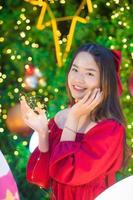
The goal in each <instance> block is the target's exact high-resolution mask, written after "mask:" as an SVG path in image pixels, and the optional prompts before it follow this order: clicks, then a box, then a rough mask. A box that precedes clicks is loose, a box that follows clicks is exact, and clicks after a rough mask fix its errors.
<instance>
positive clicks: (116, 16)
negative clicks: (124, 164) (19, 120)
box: [0, 0, 133, 172]
mask: <svg viewBox="0 0 133 200" xmlns="http://www.w3.org/2000/svg"><path fill="white" fill-rule="evenodd" d="M40 2H41V1H40ZM48 3H49V4H55V3H60V4H63V5H64V6H65V4H66V1H65V0H48ZM114 3H115V4H116V5H119V4H120V0H113V1H110V2H109V1H108V2H106V3H105V5H106V6H107V7H110V6H112V4H114ZM92 6H93V9H94V10H95V11H96V9H97V8H98V4H96V3H94V4H93V5H92ZM2 9H4V8H3V6H2V5H0V10H2ZM32 10H33V12H35V13H36V12H37V10H38V7H37V6H35V5H33V7H32ZM126 10H127V11H130V6H129V5H128V3H126V2H125V4H123V6H122V7H121V6H119V7H118V8H117V10H114V11H113V12H112V15H111V19H112V22H116V20H117V24H118V28H119V27H124V28H126V29H127V30H130V28H131V25H130V24H129V23H128V21H127V20H126V18H125V17H123V16H124V12H125V11H126ZM26 12H27V10H26V8H24V7H23V8H21V13H20V15H19V17H18V19H17V21H16V23H15V24H14V27H13V29H14V30H16V31H17V32H18V37H20V38H21V39H22V42H23V44H24V45H25V46H27V48H28V47H29V46H30V47H31V48H33V49H38V48H39V47H40V46H39V44H38V43H37V42H35V41H33V38H32V37H29V36H27V35H28V34H27V33H28V32H30V31H32V26H31V20H30V19H29V18H27V14H26ZM5 23H6V22H5V21H4V20H0V26H4V24H5ZM22 24H23V25H24V24H25V29H23V30H22V28H21V25H22ZM48 25H49V24H48ZM99 31H100V32H102V31H103V29H102V27H101V28H99ZM57 35H58V38H60V37H61V32H60V30H57ZM108 39H109V41H111V43H112V45H111V46H110V48H111V49H115V47H116V46H115V38H114V37H113V36H111V35H110V36H108ZM5 41H6V34H5V35H3V36H2V35H1V36H0V43H2V44H4V42H5ZM67 41H68V38H67V37H64V38H62V39H59V44H60V45H62V44H64V43H67ZM121 43H122V47H123V49H127V48H128V47H130V48H131V49H132V51H131V52H130V57H128V59H126V60H125V62H124V63H123V68H124V69H127V70H130V67H131V64H132V59H133V42H132V41H131V40H128V38H126V37H125V36H124V35H123V38H122V39H121ZM3 53H4V54H7V55H8V56H9V59H10V61H11V62H15V61H18V60H21V59H23V55H21V54H18V53H17V51H16V50H15V49H14V48H10V47H7V46H5V48H4V49H3ZM32 60H33V58H32V56H28V57H27V61H29V62H31V61H32ZM27 61H25V62H27ZM25 69H26V65H25ZM11 73H12V74H13V73H14V72H13V71H12V70H11ZM6 78H7V74H5V73H2V72H0V84H2V83H4V82H5V81H6ZM17 82H18V84H19V85H20V86H21V87H22V88H24V86H25V85H24V82H23V77H19V78H17ZM54 92H55V93H58V92H59V90H58V88H54ZM18 93H20V90H19V88H14V89H13V91H9V92H8V97H9V98H10V99H11V100H13V99H14V95H15V94H18ZM38 93H40V94H44V95H45V96H47V95H48V91H45V90H44V89H42V88H40V89H38ZM31 95H33V96H35V95H36V91H32V92H31ZM31 101H32V100H31ZM48 101H49V98H48V97H45V98H44V102H48ZM124 101H125V102H128V103H130V102H131V103H132V96H131V95H130V94H126V95H125V100H124ZM14 104H15V102H14V103H11V106H12V105H14ZM2 106H3V105H2V104H0V115H1V118H2V119H3V120H6V119H7V110H6V109H2ZM61 109H64V105H61ZM1 122H2V121H1ZM127 129H128V130H129V131H131V130H133V121H132V122H130V123H128V125H127ZM4 131H5V130H4V128H3V127H0V133H4ZM12 138H13V140H17V139H18V136H17V135H13V136H12ZM22 145H23V146H27V145H28V142H27V141H25V140H24V141H22ZM130 146H131V147H132V148H133V137H131V139H130ZM14 155H15V156H18V155H19V150H15V151H14ZM132 158H133V155H132ZM128 171H129V172H130V171H132V168H131V167H130V168H128Z"/></svg>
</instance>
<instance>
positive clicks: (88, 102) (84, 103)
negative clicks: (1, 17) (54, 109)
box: [69, 88, 103, 118]
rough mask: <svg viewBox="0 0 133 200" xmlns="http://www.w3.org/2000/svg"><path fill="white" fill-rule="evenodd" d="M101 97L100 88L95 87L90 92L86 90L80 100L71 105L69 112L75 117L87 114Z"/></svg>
mask: <svg viewBox="0 0 133 200" xmlns="http://www.w3.org/2000/svg"><path fill="white" fill-rule="evenodd" d="M102 99H103V92H100V89H98V88H95V89H94V90H93V91H92V92H88V93H87V94H86V95H85V96H84V97H83V98H82V99H81V100H79V101H78V102H77V103H75V104H74V105H73V106H72V107H71V110H70V113H71V114H73V115H74V116H76V117H77V118H79V117H81V116H82V115H85V114H88V115H89V113H90V112H91V111H92V110H94V108H95V107H96V106H97V105H98V104H100V103H101V102H102ZM70 113H69V114H70Z"/></svg>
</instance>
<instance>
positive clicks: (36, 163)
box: [26, 119, 52, 189]
mask: <svg viewBox="0 0 133 200" xmlns="http://www.w3.org/2000/svg"><path fill="white" fill-rule="evenodd" d="M51 124H52V119H50V120H49V123H48V127H49V129H51ZM49 158H50V149H49V151H47V152H41V151H40V150H39V149H38V147H37V148H36V149H35V150H34V151H33V152H32V154H31V155H30V158H29V160H28V164H27V169H26V178H27V180H28V181H29V182H30V183H33V184H36V185H38V186H40V187H43V188H46V189H49V187H50V176H49Z"/></svg>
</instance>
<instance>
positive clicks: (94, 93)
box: [85, 88, 99, 104]
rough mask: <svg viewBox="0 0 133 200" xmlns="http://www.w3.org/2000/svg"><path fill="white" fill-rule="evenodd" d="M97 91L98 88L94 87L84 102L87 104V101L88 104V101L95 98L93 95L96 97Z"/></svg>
mask: <svg viewBox="0 0 133 200" xmlns="http://www.w3.org/2000/svg"><path fill="white" fill-rule="evenodd" d="M98 91H99V90H98V88H95V89H94V90H93V91H92V93H91V95H90V97H89V99H87V100H86V102H85V103H87V104H88V103H89V104H90V103H91V102H92V101H93V100H94V99H95V97H96V95H97V93H98Z"/></svg>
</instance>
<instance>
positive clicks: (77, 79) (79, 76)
mask: <svg viewBox="0 0 133 200" xmlns="http://www.w3.org/2000/svg"><path fill="white" fill-rule="evenodd" d="M75 82H76V83H81V84H83V83H84V75H83V74H77V76H76V77H75Z"/></svg>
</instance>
